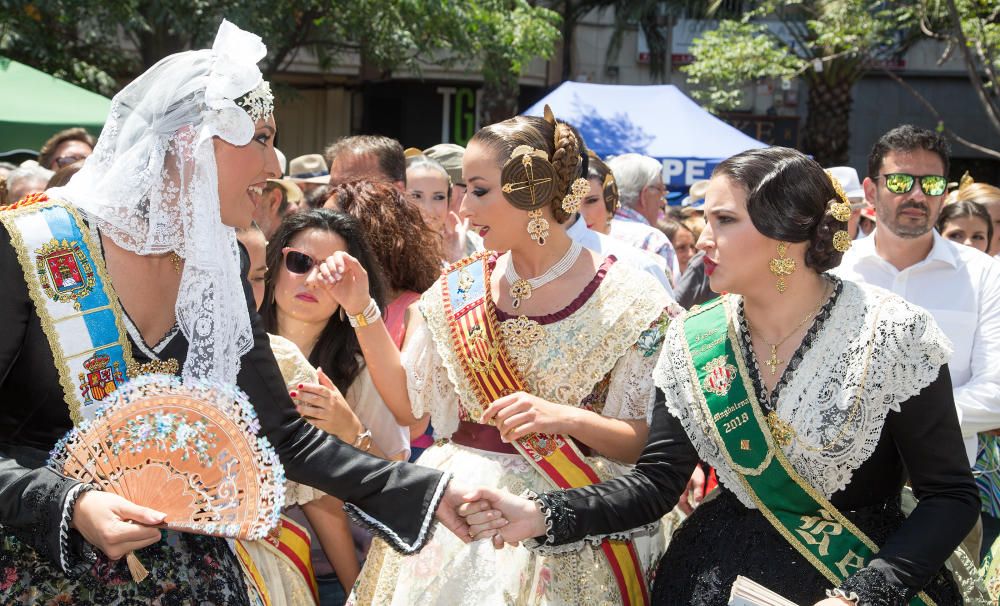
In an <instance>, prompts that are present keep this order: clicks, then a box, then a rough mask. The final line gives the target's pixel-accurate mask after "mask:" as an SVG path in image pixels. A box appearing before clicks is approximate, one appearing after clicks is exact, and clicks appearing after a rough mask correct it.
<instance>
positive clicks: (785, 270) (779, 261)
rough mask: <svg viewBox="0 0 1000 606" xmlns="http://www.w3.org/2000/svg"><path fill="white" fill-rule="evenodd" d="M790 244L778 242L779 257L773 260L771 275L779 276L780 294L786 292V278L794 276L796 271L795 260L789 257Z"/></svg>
mask: <svg viewBox="0 0 1000 606" xmlns="http://www.w3.org/2000/svg"><path fill="white" fill-rule="evenodd" d="M787 253H788V242H778V257H777V258H776V259H771V264H770V268H771V273H772V274H774V275H776V276H778V283H777V285H776V286H777V287H778V292H782V293H783V292H785V289H786V288H787V287H788V285H787V284H786V283H785V276H790V275H792V272H793V271H795V259H792V258H791V257H789V256H787Z"/></svg>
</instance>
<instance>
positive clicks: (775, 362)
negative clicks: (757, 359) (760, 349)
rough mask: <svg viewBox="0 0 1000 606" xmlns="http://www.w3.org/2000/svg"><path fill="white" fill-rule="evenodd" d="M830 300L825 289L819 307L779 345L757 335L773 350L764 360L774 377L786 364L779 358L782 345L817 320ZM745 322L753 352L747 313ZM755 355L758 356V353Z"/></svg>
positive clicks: (779, 342) (744, 317)
mask: <svg viewBox="0 0 1000 606" xmlns="http://www.w3.org/2000/svg"><path fill="white" fill-rule="evenodd" d="M829 298H830V295H829V294H827V289H826V288H824V289H823V296H822V297H821V298H820V300H819V305H817V306H816V307H815V308H814V309H813V310H812V311H810V312H809V313H808V314H806V317H804V318H802V321H801V322H799V323H798V324H796V325H795V328H793V329H792V330H791V332H789V333H788V334H787V335H785V337H784V338H783V339H781V340H780V341H778V342H777V343H771V342H770V341H768V340H767V339H765V338H764V337H763V336H761V335H760V333H758V334H757V337H758V338H759V339H760V340H761V341H763V342H764V345H767V346H768V347H769V348H770V349H771V356H770V357H769V358H768V359H766V360H764V365H765V366H767V367H768V368H770V369H771V374H772V375H776V374H778V367H779V366H781V365H782V364H784V363H785V361H784V360H782V359H781V358H779V357H778V348H779V347H781V346H782V345H784V344H785V341H787V340H788V339H789V338H791V336H792V335H794V334H795V333H797V332H798V331H799V329H800V328H802V325H803V324H805V323H806V322H808V321H809V320H811V319H813V318H815V317H816V315H817V314H819V310H820V309H822V307H823V304H824V303H826V301H827V300H828V299H829ZM743 320H744V321H745V322H746V324H747V332H748V333H750V335H751V342H750V348H751V350H752V349H753V340H752V337H753V327H751V326H750V318H748V317H747V315H746V313H745V312H744V314H743ZM754 355H756V353H755V354H754Z"/></svg>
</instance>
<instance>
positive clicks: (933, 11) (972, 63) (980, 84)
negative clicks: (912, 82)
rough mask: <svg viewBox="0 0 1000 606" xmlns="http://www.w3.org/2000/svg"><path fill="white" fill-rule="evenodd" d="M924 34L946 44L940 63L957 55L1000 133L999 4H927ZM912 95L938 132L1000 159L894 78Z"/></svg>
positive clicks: (951, 0) (945, 0) (964, 0)
mask: <svg viewBox="0 0 1000 606" xmlns="http://www.w3.org/2000/svg"><path fill="white" fill-rule="evenodd" d="M921 9H922V11H921V15H920V18H921V22H920V25H921V31H922V32H923V33H924V34H925V35H927V36H930V37H931V38H934V39H937V40H941V41H943V42H945V43H946V45H945V50H944V53H943V55H942V57H941V60H942V61H944V60H945V59H947V58H948V57H949V56H951V55H953V54H958V55H959V56H960V57H961V59H962V61H963V63H964V64H965V69H966V72H967V73H968V75H969V81H970V82H971V83H972V86H973V90H974V91H975V93H976V97H977V98H978V99H979V102H980V104H981V105H982V107H983V111H984V113H985V114H986V118H987V122H988V123H989V125H990V127H991V128H992V129H993V130H994V131H995V132H997V133H1000V82H998V80H997V77H998V74H1000V4H998V3H997V2H996V0H924V1H923V2H922V6H921ZM894 79H895V80H896V81H897V82H898V83H899V84H900V85H901V86H903V87H904V88H906V89H907V90H908V91H909V92H910V93H911V94H913V95H914V96H915V97H916V98H917V100H918V101H920V103H921V104H922V105H923V106H924V107H925V108H927V110H928V111H929V112H930V113H931V114H932V115H933V116H934V117H935V119H937V121H938V128H939V129H940V130H942V131H944V132H946V133H948V134H949V135H951V136H952V137H953V138H954V139H955V140H957V141H958V142H960V143H962V144H964V145H966V146H968V147H970V148H972V149H975V150H977V151H980V152H982V153H985V154H987V155H990V156H993V157H994V158H1000V151H998V150H994V149H989V148H986V147H983V146H981V145H979V144H977V143H974V142H972V141H969V140H968V139H965V138H964V137H962V136H960V135H959V134H958V133H955V132H954V131H952V130H951V128H949V127H948V124H947V123H946V121H945V119H944V117H943V116H941V115H940V114H939V113H938V111H937V110H936V109H935V108H934V106H933V105H931V103H930V102H928V101H927V100H926V99H925V98H924V97H923V96H922V95H920V94H919V93H918V92H917V91H916V90H914V89H913V88H912V87H910V86H909V85H908V84H907V83H906V82H904V81H902V79H900V78H898V77H896V78H894Z"/></svg>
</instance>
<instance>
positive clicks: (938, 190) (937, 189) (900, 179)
mask: <svg viewBox="0 0 1000 606" xmlns="http://www.w3.org/2000/svg"><path fill="white" fill-rule="evenodd" d="M881 176H882V178H884V179H885V188H886V189H888V190H889V191H891V192H892V193H894V194H905V193H907V192H909V191H910V190H911V189H913V184H914V183H916V182H917V181H918V180H919V181H920V189H921V191H923V192H924V194H925V195H928V196H940V195H941V194H943V193H944V192H945V190H947V189H948V179H946V178H944V177H943V176H941V175H923V176H921V177H917V176H914V175H910V174H907V173H889V174H887V175H881Z"/></svg>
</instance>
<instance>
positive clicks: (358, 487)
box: [237, 246, 448, 553]
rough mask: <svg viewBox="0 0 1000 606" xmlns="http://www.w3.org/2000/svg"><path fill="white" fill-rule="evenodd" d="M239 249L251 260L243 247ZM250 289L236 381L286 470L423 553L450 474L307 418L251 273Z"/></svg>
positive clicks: (398, 543) (405, 548) (399, 544)
mask: <svg viewBox="0 0 1000 606" xmlns="http://www.w3.org/2000/svg"><path fill="white" fill-rule="evenodd" d="M240 250H241V256H243V257H244V262H246V259H245V257H246V253H245V251H244V250H243V248H242V246H241V247H240ZM243 275H244V276H245V275H246V272H243ZM243 288H244V294H245V296H246V298H247V305H248V308H249V311H250V316H251V321H252V324H253V333H254V345H253V349H252V350H251V351H249V352H248V353H247V354H245V355H244V356H243V359H242V360H241V366H240V373H239V377H238V379H237V383H238V384H239V386H240V388H241V389H243V390H244V391H245V392H246V393H247V395H248V396H249V398H250V401H251V402H252V403H253V405H254V408H255V409H256V411H257V416H258V417H259V419H260V424H261V431H262V432H263V433H264V434H265V435H266V436H267V439H268V440H269V441H270V442H271V444H272V445H273V446H274V448H275V450H276V451H277V453H278V457H279V459H280V460H281V463H282V465H284V467H285V475H286V476H287V477H288V479H290V480H293V481H296V482H299V483H301V484H307V485H309V486H313V487H315V488H318V489H319V490H322V491H323V492H326V493H327V494H330V495H332V496H335V497H337V498H338V499H340V500H342V501H344V502H345V503H346V505H345V509H346V510H347V512H348V514H350V515H351V517H353V518H354V519H356V520H357V521H358V522H359V523H361V524H363V525H365V526H367V527H369V528H371V529H372V530H373V531H374V532H376V533H378V534H379V535H381V536H382V537H383V538H384V539H386V540H387V542H389V543H390V544H391V545H392V546H393V547H395V548H396V549H398V550H400V551H402V552H404V553H412V552H414V551H417V550H419V549H420V547H422V545H423V543H424V541H425V539H426V536H427V532H428V529H429V526H430V524H431V522H432V521H433V517H434V512H435V510H436V509H437V504H438V502H439V501H440V499H441V496H442V494H443V491H444V488H445V485H446V484H447V480H448V477H447V476H445V475H444V474H443V473H442V472H440V471H438V470H435V469H430V468H428V467H421V466H419V465H412V464H409V463H400V462H390V461H386V460H384V459H380V458H378V457H375V456H373V455H370V454H367V453H364V452H361V451H360V450H357V449H355V448H352V447H350V446H347V445H346V444H344V443H343V442H341V441H339V440H338V439H337V438H335V437H333V436H331V435H329V434H327V433H326V432H323V431H321V430H319V429H317V428H315V427H313V426H312V425H310V424H309V423H307V422H306V421H304V420H303V419H302V417H301V416H300V415H299V413H298V412H297V411H296V410H295V406H294V404H293V403H292V400H291V398H290V397H289V396H288V391H287V390H286V387H285V381H284V379H282V377H281V372H280V371H279V369H278V364H277V362H276V361H275V359H274V354H273V353H272V352H271V346H270V341H269V339H268V336H267V333H266V332H265V331H264V327H263V322H262V321H261V318H260V316H259V315H258V314H257V311H256V305H255V303H254V298H253V293H252V291H251V290H250V284H249V283H248V282H247V281H246V279H245V278H244V280H243Z"/></svg>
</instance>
